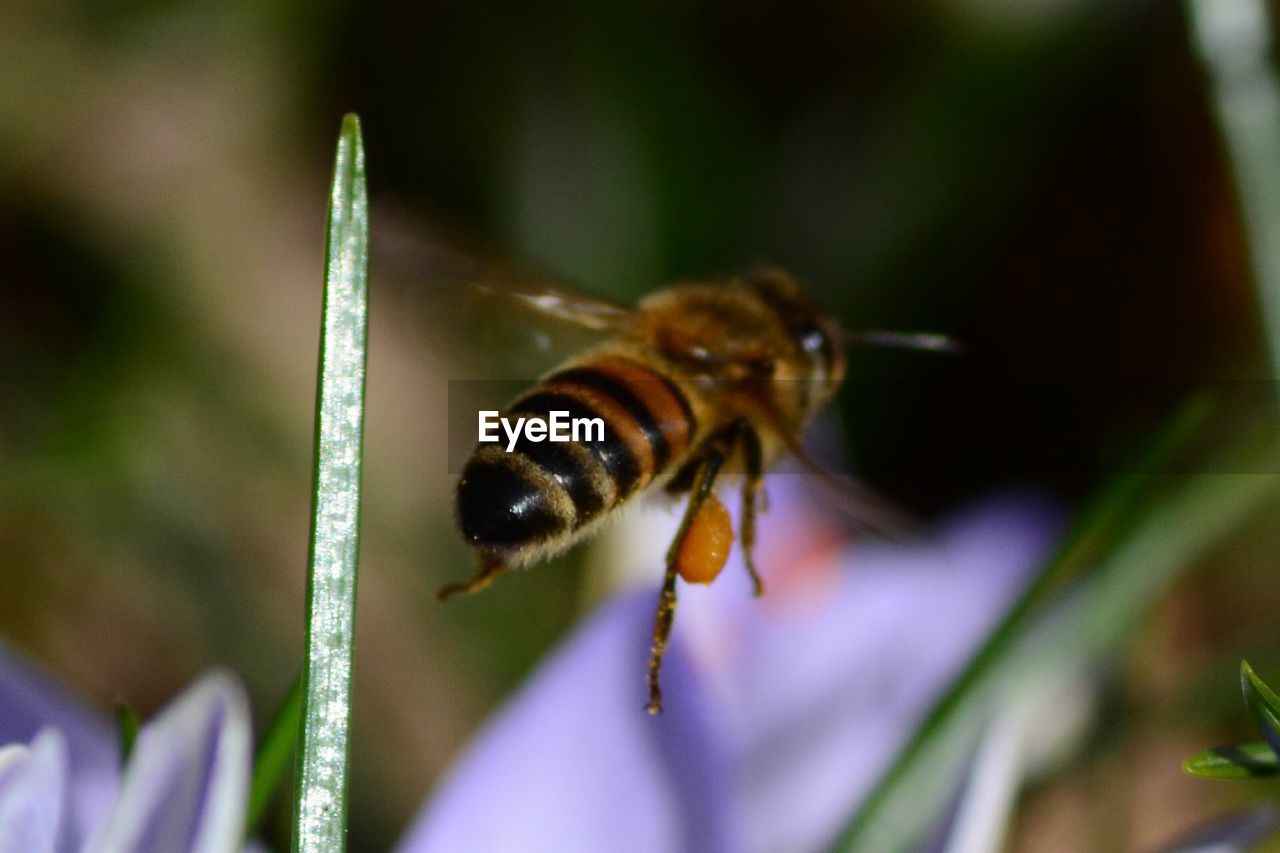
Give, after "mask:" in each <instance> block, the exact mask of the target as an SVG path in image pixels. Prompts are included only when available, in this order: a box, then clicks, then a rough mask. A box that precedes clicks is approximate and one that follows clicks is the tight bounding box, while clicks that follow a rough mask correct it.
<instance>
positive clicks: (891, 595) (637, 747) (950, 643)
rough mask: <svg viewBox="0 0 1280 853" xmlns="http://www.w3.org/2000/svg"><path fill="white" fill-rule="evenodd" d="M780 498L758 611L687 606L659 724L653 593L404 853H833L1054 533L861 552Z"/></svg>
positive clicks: (603, 614) (712, 595) (554, 661)
mask: <svg viewBox="0 0 1280 853" xmlns="http://www.w3.org/2000/svg"><path fill="white" fill-rule="evenodd" d="M777 479H779V480H782V481H786V482H781V483H777V484H771V489H773V491H775V492H776V494H774V495H773V497H774V498H775V500H774V501H773V503H772V505H771V509H770V513H769V516H768V517H767V519H766V520H765V521H764V522H763V523H762V524H761V542H760V552H759V564H760V565H761V566H762V567H764V568H765V570H766V571H767V572H768V571H769V569H770V568H772V569H773V571H772V572H770V573H769V574H767V576H766V583H767V586H768V594H767V595H766V597H765V598H764V599H762V600H753V599H751V597H750V596H749V594H748V587H747V584H746V580H745V572H743V571H742V570H741V567H740V565H739V566H735V565H734V564H733V563H731V564H730V565H729V566H728V567H727V568H726V569H725V573H724V575H723V576H722V577H721V579H720V580H719V581H718V582H717V583H716V585H715V588H713V589H703V588H692V587H689V586H687V585H686V586H683V587H682V589H681V602H680V610H679V613H678V615H677V618H676V631H675V635H674V641H673V645H672V648H671V651H670V654H669V655H668V657H667V662H666V665H665V667H664V671H663V680H664V688H665V689H664V691H663V692H664V695H665V697H666V713H665V714H664V715H663V716H661V717H658V718H651V717H649V716H648V715H646V714H645V713H644V711H643V707H644V704H645V699H646V696H645V682H644V678H643V674H644V665H645V662H646V660H647V659H648V654H649V649H648V644H649V635H650V630H651V624H652V619H653V605H654V600H653V599H654V594H653V592H652V591H648V592H645V593H644V594H631V595H627V596H624V597H621V598H619V599H617V600H614V601H613V602H611V603H610V604H608V605H607V606H605V607H604V608H602V609H601V611H600V612H598V613H597V614H596V615H595V616H594V617H593V618H592V619H590V620H589V621H587V622H586V623H585V624H584V625H583V626H582V627H581V628H580V629H578V630H577V631H576V632H575V633H574V634H573V635H572V636H571V637H570V638H569V639H568V640H567V641H566V642H565V644H564V645H563V646H562V647H561V648H560V649H559V650H558V651H557V652H556V653H555V654H553V655H552V656H551V658H550V659H549V660H548V661H547V662H546V663H545V664H544V665H543V666H542V667H541V668H540V669H539V670H538V672H537V673H536V674H535V675H534V676H533V677H532V678H531V679H530V681H529V682H528V684H526V685H525V687H524V688H523V689H522V690H521V691H520V692H519V693H518V694H517V695H516V696H515V698H514V699H513V700H512V701H510V702H509V703H508V704H507V705H506V706H505V707H504V708H503V709H501V710H500V711H499V713H498V714H497V716H496V717H495V718H494V719H492V720H491V721H490V722H489V723H488V724H487V725H486V727H485V728H484V729H483V730H482V731H481V732H480V734H479V735H478V736H477V737H476V738H475V740H474V741H473V743H472V744H471V745H470V747H469V748H468V749H467V751H466V752H465V753H464V754H463V756H462V757H461V759H460V760H459V761H458V763H457V764H456V766H455V767H454V768H453V769H452V771H451V772H450V773H449V775H448V776H447V777H446V779H445V780H444V781H443V783H442V784H441V786H440V788H439V790H438V791H437V792H436V794H435V796H434V798H433V799H432V800H431V801H430V802H429V803H428V804H427V806H426V807H425V808H424V810H423V811H422V812H421V814H420V815H419V817H418V818H417V820H416V822H415V824H414V825H413V826H412V827H411V828H410V831H409V832H408V833H407V834H406V836H405V838H404V839H403V840H402V842H401V845H400V848H399V849H400V850H401V851H406V853H408V852H409V851H412V853H419V852H420V851H452V850H486V851H507V850H520V851H537V850H548V851H551V850H554V851H557V853H566V851H596V850H605V849H607V850H637V851H639V850H644V851H647V850H698V851H757V850H812V849H817V848H820V847H823V846H825V845H826V844H829V843H830V841H831V839H832V837H833V836H834V834H835V833H836V832H837V831H838V829H839V827H840V825H841V823H842V821H843V820H845V819H847V817H848V816H849V813H850V809H851V808H852V807H853V805H854V804H856V803H857V802H858V801H859V800H860V799H861V798H863V797H864V796H865V795H866V794H867V793H868V792H869V791H870V789H871V786H872V785H873V784H874V783H875V781H876V780H877V779H878V778H879V776H880V775H881V773H882V772H883V771H884V770H885V769H886V767H887V766H888V764H889V762H890V761H891V760H892V758H893V756H894V755H895V753H896V752H897V751H898V750H899V748H900V747H901V746H902V744H903V743H904V742H905V740H906V739H907V738H908V737H909V736H910V734H911V732H912V730H913V728H914V726H915V725H916V723H917V722H918V721H919V720H920V718H921V717H922V715H923V714H924V713H925V712H926V711H927V709H928V707H929V705H930V703H931V701H932V700H933V699H935V698H936V697H937V696H938V695H939V693H940V691H941V690H943V689H944V688H945V686H946V685H947V684H948V683H949V682H950V680H951V679H952V678H953V677H954V676H955V675H956V674H957V673H958V672H959V670H960V668H961V667H962V666H963V664H964V663H965V662H966V661H967V659H968V658H969V657H970V655H971V654H972V653H973V651H974V650H975V649H976V647H977V646H978V645H979V644H980V643H981V641H982V640H983V638H984V637H985V636H986V635H987V633H988V632H989V631H990V629H991V628H992V626H993V625H994V623H995V622H996V621H997V620H998V619H999V617H1000V615H1001V614H1002V613H1003V612H1004V611H1005V609H1006V608H1007V607H1008V605H1009V604H1010V603H1011V602H1012V600H1013V598H1014V597H1015V596H1016V595H1017V593H1018V592H1019V591H1020V590H1021V589H1022V588H1023V586H1024V584H1025V582H1026V581H1027V580H1029V578H1030V576H1031V573H1032V570H1033V569H1034V568H1035V567H1036V566H1037V564H1038V563H1040V561H1041V560H1042V559H1043V558H1044V557H1045V556H1046V553H1047V551H1048V549H1049V548H1050V546H1051V545H1052V544H1053V543H1054V541H1055V539H1056V538H1057V534H1058V533H1059V531H1060V529H1061V520H1062V514H1061V513H1060V511H1058V509H1057V508H1056V507H1054V506H1052V505H1051V504H1050V503H1048V502H1047V501H1045V500H1043V499H1039V498H1036V497H1033V496H1030V495H1025V494H1024V495H1006V496H1003V497H1000V498H996V499H993V500H988V501H986V502H984V503H982V504H979V505H977V506H975V507H973V508H971V509H969V510H968V511H966V512H963V513H961V514H959V515H957V516H955V517H953V518H952V519H950V520H949V521H947V522H946V523H944V524H942V525H941V526H940V527H939V528H938V529H937V530H936V531H935V533H934V534H933V535H932V536H931V537H929V539H928V541H927V542H923V543H917V544H911V545H904V544H881V543H858V544H856V545H853V544H850V543H848V542H847V541H845V540H844V539H843V538H842V536H841V535H840V534H839V532H838V526H837V525H834V524H833V523H832V522H831V521H830V520H829V519H827V518H826V516H825V515H824V514H823V513H822V512H821V511H819V510H818V509H817V508H816V507H815V506H814V505H813V504H812V503H810V501H811V500H812V498H809V497H806V496H805V495H804V494H803V493H801V492H800V491H799V490H798V488H797V486H796V483H797V481H798V479H799V478H796V477H783V478H777ZM777 486H781V488H777ZM671 526H674V521H670V522H669V524H668V527H671ZM642 536H643V540H644V541H648V542H652V543H660V544H665V542H666V541H667V540H666V539H665V538H664V536H663V535H662V534H661V533H658V532H656V531H646V532H645V533H644V534H642ZM649 552H652V553H649ZM658 555H660V550H655V549H654V548H653V547H649V548H648V549H646V555H645V556H644V557H643V558H642V562H647V563H648V565H650V566H652V565H660V564H661V563H660V556H658ZM655 558H656V559H657V560H658V562H654V560H655ZM619 559H622V560H625V559H628V556H627V554H626V553H625V550H624V552H623V553H622V554H620V555H619ZM725 587H729V588H728V589H726V588H725Z"/></svg>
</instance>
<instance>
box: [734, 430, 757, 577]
mask: <svg viewBox="0 0 1280 853" xmlns="http://www.w3.org/2000/svg"><path fill="white" fill-rule="evenodd" d="M735 427H736V431H737V434H738V440H739V442H740V446H741V447H742V457H743V468H744V469H745V473H746V476H745V477H744V478H743V481H742V524H741V529H740V530H739V531H738V537H739V540H740V541H741V542H742V562H743V564H744V565H745V566H746V567H747V574H749V575H750V576H751V592H752V594H753V595H757V596H759V595H764V583H763V582H762V581H761V580H760V573H759V572H757V571H756V560H755V545H756V509H757V508H758V505H759V500H760V486H761V484H762V483H763V482H764V451H763V450H762V448H761V446H760V435H759V433H757V432H756V431H755V428H754V427H752V426H751V424H749V423H748V422H747V421H745V420H743V421H738V423H737V424H735Z"/></svg>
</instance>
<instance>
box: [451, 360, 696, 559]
mask: <svg viewBox="0 0 1280 853" xmlns="http://www.w3.org/2000/svg"><path fill="white" fill-rule="evenodd" d="M552 412H567V413H568V417H569V418H574V419H576V418H599V419H601V420H602V421H603V422H604V439H603V441H583V442H572V441H569V442H552V441H548V440H543V441H537V442H535V441H530V440H529V438H528V437H527V436H522V437H521V438H520V439H519V441H518V443H517V444H516V445H515V447H514V449H513V450H512V451H511V452H507V450H506V448H505V445H503V446H499V445H496V444H483V445H481V446H480V447H479V448H477V450H476V451H475V453H474V454H472V456H471V458H470V460H468V462H467V465H466V467H465V468H464V469H463V472H462V479H461V481H460V482H459V483H458V521H459V524H460V525H461V527H462V533H463V535H464V536H465V537H466V539H467V541H468V542H469V543H471V544H472V545H473V546H475V547H477V548H481V549H483V550H485V551H487V552H489V553H490V554H491V555H493V556H495V557H498V558H499V559H503V560H506V561H510V562H513V563H514V562H522V561H524V560H527V559H533V558H534V557H537V556H541V555H543V554H545V553H546V552H547V551H548V550H556V549H557V548H558V547H562V546H566V545H568V544H569V543H570V542H572V541H574V539H575V538H576V536H575V535H576V534H578V533H579V532H581V531H584V530H585V529H586V528H588V527H590V526H591V525H592V523H593V522H596V521H598V520H600V519H602V518H603V517H604V516H605V515H606V514H607V513H608V512H609V511H610V510H611V509H613V508H614V507H616V506H617V505H618V504H620V503H622V502H623V501H624V500H626V499H627V498H628V497H630V496H631V495H634V494H636V493H637V492H639V491H640V490H642V489H644V488H645V487H646V486H647V485H649V484H650V483H651V482H653V481H654V479H656V478H659V477H661V476H662V475H663V474H664V473H665V472H667V471H668V470H670V468H671V466H672V464H673V463H674V462H675V461H677V460H679V459H680V458H681V457H682V456H683V455H684V453H685V451H686V450H688V448H689V446H690V444H691V442H692V441H693V436H694V433H695V431H696V423H695V420H694V415H693V411H692V410H691V409H690V406H689V402H688V400H687V399H686V397H685V395H684V392H683V391H682V390H681V389H680V388H679V387H678V386H677V385H676V383H674V382H672V381H671V380H669V379H668V378H666V377H665V376H662V375H661V374H659V373H657V372H655V371H654V370H652V369H650V368H649V367H646V366H645V365H643V364H641V363H640V362H639V361H635V360H633V359H630V358H626V357H624V356H621V355H615V354H600V355H597V356H594V357H589V358H587V359H585V360H583V361H581V362H577V363H574V364H571V365H569V366H567V367H565V368H563V369H561V370H558V371H556V372H555V373H553V374H551V375H550V376H548V377H546V378H545V379H543V380H542V381H541V382H539V383H538V384H537V385H535V386H534V387H533V388H532V389H530V390H529V392H528V393H526V394H524V395H523V396H521V397H520V398H518V399H517V400H516V401H515V402H514V403H512V404H511V406H510V407H509V408H508V410H507V411H506V412H505V415H506V417H507V418H510V419H514V418H518V417H526V418H528V417H534V418H541V419H549V417H550V414H551V413H552Z"/></svg>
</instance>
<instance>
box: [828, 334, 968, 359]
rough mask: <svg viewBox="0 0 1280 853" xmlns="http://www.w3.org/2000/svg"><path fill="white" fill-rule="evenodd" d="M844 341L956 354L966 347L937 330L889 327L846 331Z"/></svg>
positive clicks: (862, 344) (861, 344)
mask: <svg viewBox="0 0 1280 853" xmlns="http://www.w3.org/2000/svg"><path fill="white" fill-rule="evenodd" d="M844 342H845V343H846V344H856V345H860V346H875V347H892V348H894V349H913V350H920V351H921V352H937V353H945V354H947V355H954V354H956V353H958V352H961V351H963V349H964V347H962V346H961V345H960V343H959V341H957V340H955V338H951V337H948V336H947V335H940V334H937V333H935V332H894V331H890V330H888V329H859V330H858V331H853V332H846V333H845V336H844Z"/></svg>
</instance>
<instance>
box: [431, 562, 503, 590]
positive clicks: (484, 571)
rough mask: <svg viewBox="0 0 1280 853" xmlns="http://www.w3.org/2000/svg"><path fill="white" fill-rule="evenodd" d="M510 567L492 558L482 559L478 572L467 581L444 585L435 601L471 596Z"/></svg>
mask: <svg viewBox="0 0 1280 853" xmlns="http://www.w3.org/2000/svg"><path fill="white" fill-rule="evenodd" d="M508 568H510V566H509V565H508V564H507V563H505V562H503V561H502V560H499V559H496V558H494V557H482V558H481V561H480V571H478V572H476V575H475V577H473V578H472V579H471V580H469V581H460V582H458V583H450V584H445V585H444V586H442V587H440V590H439V591H438V592H437V593H436V601H446V600H448V599H450V598H453V597H454V596H455V595H471V594H472V593H473V592H479V591H480V590H482V589H484V588H485V587H487V586H488V585H489V584H491V583H493V579H494V578H496V577H497V576H498V575H500V574H502V573H503V572H505V571H506V570H507V569H508Z"/></svg>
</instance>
